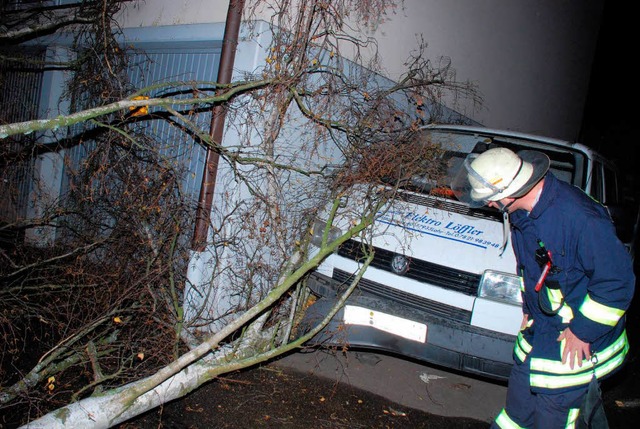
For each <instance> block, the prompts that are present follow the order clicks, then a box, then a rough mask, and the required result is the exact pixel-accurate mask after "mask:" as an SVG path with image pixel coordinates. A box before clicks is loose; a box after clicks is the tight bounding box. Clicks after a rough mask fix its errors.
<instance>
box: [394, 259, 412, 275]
mask: <svg viewBox="0 0 640 429" xmlns="http://www.w3.org/2000/svg"><path fill="white" fill-rule="evenodd" d="M391 269H392V270H393V272H394V273H396V274H399V275H403V274H404V273H406V272H407V271H408V270H409V259H407V258H406V257H404V256H402V255H396V256H394V257H393V259H392V260H391Z"/></svg>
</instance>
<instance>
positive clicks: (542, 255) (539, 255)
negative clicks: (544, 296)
mask: <svg viewBox="0 0 640 429" xmlns="http://www.w3.org/2000/svg"><path fill="white" fill-rule="evenodd" d="M536 262H537V263H538V265H540V267H541V268H542V273H541V274H540V278H539V279H538V282H537V283H536V287H535V291H536V292H540V289H541V288H542V285H543V284H544V281H545V279H546V278H547V275H548V274H549V271H550V270H551V265H552V262H551V251H550V250H547V248H546V247H544V243H543V242H542V241H540V240H538V248H537V249H536Z"/></svg>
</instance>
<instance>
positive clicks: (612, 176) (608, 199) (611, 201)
mask: <svg viewBox="0 0 640 429" xmlns="http://www.w3.org/2000/svg"><path fill="white" fill-rule="evenodd" d="M604 191H605V192H604V201H603V204H606V205H608V206H611V205H616V204H619V203H620V198H619V195H618V180H617V175H616V172H615V171H613V170H612V169H611V168H607V167H604Z"/></svg>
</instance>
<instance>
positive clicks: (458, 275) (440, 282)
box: [338, 240, 481, 296]
mask: <svg viewBox="0 0 640 429" xmlns="http://www.w3.org/2000/svg"><path fill="white" fill-rule="evenodd" d="M363 246H364V245H363V244H362V243H360V242H358V241H356V240H349V241H347V242H345V243H344V244H343V245H342V246H340V248H339V249H338V254H339V255H340V256H342V257H344V258H348V259H352V260H355V261H363V260H364V259H365V256H364V255H365V251H364V250H365V248H363ZM366 250H367V252H368V251H369V248H368V247H366ZM373 251H375V255H374V259H373V261H372V262H371V266H372V267H375V268H378V269H381V270H385V271H389V272H391V273H395V272H394V271H393V269H392V268H391V261H392V260H393V258H394V256H396V255H400V254H399V253H395V252H391V251H389V250H385V249H381V248H379V247H373ZM407 259H408V260H409V269H408V270H407V271H406V272H405V273H404V274H398V273H395V274H396V275H402V276H404V277H407V278H410V279H413V280H417V281H419V282H424V283H429V284H431V285H435V286H440V287H442V288H445V289H449V290H453V291H456V292H461V293H464V294H466V295H470V296H477V292H478V284H479V283H480V277H481V276H480V275H479V274H472V273H468V272H465V271H461V270H456V269H454V268H449V267H445V266H443V265H438V264H434V263H431V262H427V261H423V260H420V259H417V258H407Z"/></svg>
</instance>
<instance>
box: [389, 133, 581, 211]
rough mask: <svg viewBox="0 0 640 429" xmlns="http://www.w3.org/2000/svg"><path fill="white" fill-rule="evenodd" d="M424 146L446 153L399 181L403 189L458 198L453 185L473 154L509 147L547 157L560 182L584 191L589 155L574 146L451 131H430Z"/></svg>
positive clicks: (425, 136) (515, 150)
mask: <svg viewBox="0 0 640 429" xmlns="http://www.w3.org/2000/svg"><path fill="white" fill-rule="evenodd" d="M421 141H422V142H423V143H424V144H435V145H437V146H439V147H440V148H441V149H442V150H440V151H438V152H436V153H435V154H434V156H433V157H432V159H430V160H428V162H426V163H425V168H423V169H422V170H421V172H420V173H417V174H411V175H410V179H408V180H407V179H405V180H402V181H400V180H398V178H395V179H396V180H395V181H394V183H395V184H397V185H399V186H400V187H402V188H404V189H408V190H412V191H416V192H420V193H425V194H430V195H435V196H439V197H445V198H449V199H455V196H454V194H453V192H452V191H451V189H450V184H451V182H452V180H453V178H454V177H455V176H456V175H457V173H458V171H459V170H460V169H461V168H464V167H463V163H464V160H465V159H466V157H467V155H469V154H470V153H482V152H484V151H486V150H488V149H491V148H494V147H506V148H509V149H511V150H513V151H514V152H516V153H517V152H519V151H521V150H537V151H540V152H543V153H545V154H547V155H548V156H549V158H550V160H551V166H550V170H551V171H552V172H553V174H554V175H555V176H556V177H558V178H559V179H560V180H563V181H566V182H568V183H572V184H574V185H577V186H579V187H582V188H584V181H585V173H584V172H585V171H586V162H587V161H586V156H585V154H584V153H582V152H580V151H577V150H573V149H572V148H571V147H569V146H567V147H556V146H553V145H550V144H548V143H545V142H539V141H532V140H524V139H518V138H513V137H509V138H505V137H500V136H488V135H479V134H466V133H460V134H458V133H455V132H451V131H432V130H426V131H425V133H424V134H423V135H422V136H421ZM405 177H406V176H405Z"/></svg>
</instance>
